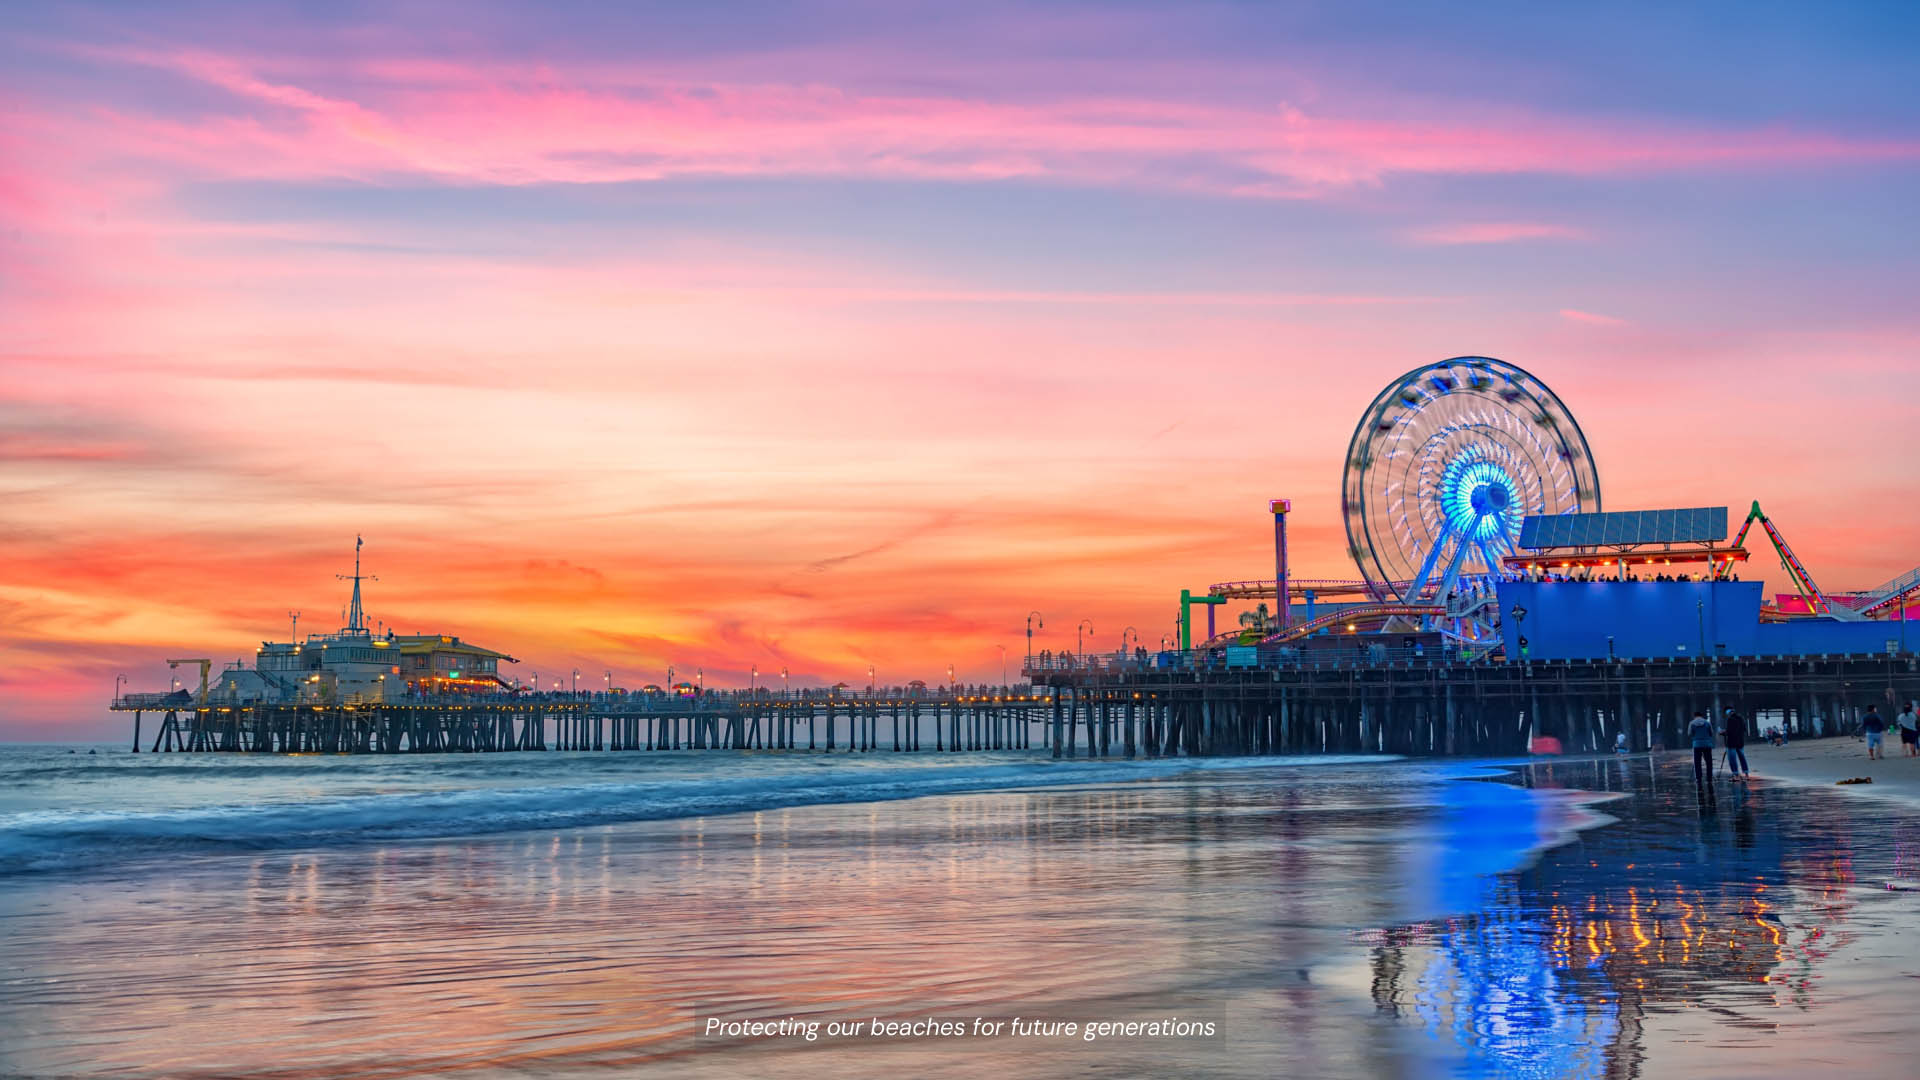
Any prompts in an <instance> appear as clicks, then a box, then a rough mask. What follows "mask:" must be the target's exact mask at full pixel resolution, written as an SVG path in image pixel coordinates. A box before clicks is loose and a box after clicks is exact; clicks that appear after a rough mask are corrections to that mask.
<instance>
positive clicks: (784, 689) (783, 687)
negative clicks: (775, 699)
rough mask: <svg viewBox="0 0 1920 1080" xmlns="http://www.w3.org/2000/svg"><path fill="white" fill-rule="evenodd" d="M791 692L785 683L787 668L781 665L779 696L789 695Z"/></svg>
mask: <svg viewBox="0 0 1920 1080" xmlns="http://www.w3.org/2000/svg"><path fill="white" fill-rule="evenodd" d="M792 693H793V691H792V690H791V689H790V688H789V685H788V683H787V669H786V668H785V667H784V666H783V667H781V669H780V696H781V697H788V696H791V695H792Z"/></svg>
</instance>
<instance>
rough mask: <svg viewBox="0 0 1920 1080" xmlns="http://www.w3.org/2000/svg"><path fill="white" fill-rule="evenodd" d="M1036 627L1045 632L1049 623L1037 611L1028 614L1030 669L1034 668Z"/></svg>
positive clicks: (1028, 661)
mask: <svg viewBox="0 0 1920 1080" xmlns="http://www.w3.org/2000/svg"><path fill="white" fill-rule="evenodd" d="M1036 626H1038V627H1039V628H1040V629H1042V630H1045V629H1046V628H1047V621H1046V620H1045V619H1042V618H1041V617H1040V613H1039V612H1037V611H1029V612H1027V666H1028V667H1032V666H1033V628H1034V627H1036Z"/></svg>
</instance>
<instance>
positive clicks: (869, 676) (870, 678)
mask: <svg viewBox="0 0 1920 1080" xmlns="http://www.w3.org/2000/svg"><path fill="white" fill-rule="evenodd" d="M877 693H878V691H876V690H875V688H874V683H873V665H872V664H868V665H867V696H868V697H875V696H877Z"/></svg>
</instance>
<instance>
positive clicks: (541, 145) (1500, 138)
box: [93, 51, 1920, 243]
mask: <svg viewBox="0 0 1920 1080" xmlns="http://www.w3.org/2000/svg"><path fill="white" fill-rule="evenodd" d="M96 58H105V59H109V60H113V61H117V62H120V63H131V64H138V65H142V66H148V67H157V68H162V69H164V70H168V71H172V72H175V73H177V74H179V75H181V76H184V77H186V78H189V79H193V80H195V81H198V82H201V83H203V84H205V85H208V86H212V87H216V88H218V89H220V90H223V91H226V92H227V93H229V94H231V95H233V96H234V98H235V99H237V102H238V104H240V105H241V106H242V109H241V111H239V112H236V113H229V114H224V115H218V114H216V115H211V116H204V117H194V118H191V119H177V118H172V117H166V116H159V115H148V114H135V113H120V114H114V113H103V114H99V115H98V116H96V117H95V118H94V120H93V122H94V123H97V124H99V125H101V126H103V127H104V128H105V130H104V131H103V132H102V133H101V135H102V136H104V137H105V139H106V140H107V141H108V143H109V144H110V145H113V146H115V147H117V148H119V149H121V150H127V151H132V152H134V153H137V154H140V155H144V156H147V157H150V158H154V159H159V160H165V161H171V162H174V163H176V164H178V165H180V166H184V167H187V168H191V169H194V170H196V171H200V172H205V173H209V174H214V175H232V176H249V177H276V178H299V177H352V178H366V179H372V178H380V177H384V176H392V175H408V174H411V175H423V176H429V177H439V178H444V179H447V180H453V181H458V182H464V183H486V184H527V183H544V182H576V183H594V182H617V181H633V180H650V179H662V178H669V177H678V176H713V175H768V176H854V177H874V178H911V179H946V180H981V179H989V180H991V179H1006V178H1011V177H1038V178H1047V179H1053V180H1061V181H1067V182H1075V183H1099V184H1124V185H1135V186H1151V187H1163V188H1173V189H1181V190H1194V191H1201V192H1208V193H1214V194H1227V195H1240V196H1248V197H1264V198H1274V197H1303V196H1311V195H1313V194H1316V193H1319V192H1323V191H1327V190H1332V189H1339V188H1343V187H1350V186H1354V185H1367V184H1377V183H1380V182H1382V181H1383V180H1384V179H1385V178H1386V177H1388V176H1390V175H1392V174H1395V173H1403V172H1425V173H1455V174H1476V173H1506V172H1549V173H1562V174H1597V173H1614V172H1630V171H1649V170H1667V169H1691V168H1723V167H1740V166H1747V165H1759V164H1765V165H1791V164H1804V163H1808V162H1833V161H1871V160H1905V159H1912V158H1915V157H1920V142H1916V141H1913V140H1896V139H1860V138H1848V137H1842V136H1836V135H1828V134H1824V133H1819V132H1806V131H1795V130H1791V129H1784V128H1783V129H1765V130H1741V131H1711V130H1707V131H1701V130H1685V129H1679V128H1673V127H1664V126H1627V125H1622V124H1602V123H1590V122H1589V123H1581V122H1574V121H1569V120H1566V119H1564V118H1559V117H1553V116H1547V115H1541V114H1539V113H1534V112H1529V111H1525V110H1515V109H1502V110H1482V111H1481V112H1478V113H1461V112H1459V111H1458V110H1452V111H1449V112H1448V113H1447V114H1446V115H1445V116H1444V117H1434V118H1421V117H1418V116H1411V117H1409V118H1407V119H1396V120H1391V121H1388V120H1378V119H1371V118H1368V117H1365V116H1359V115H1351V114H1347V113H1343V112H1341V111H1340V110H1339V108H1338V107H1337V106H1330V107H1327V108H1324V109H1319V110H1316V111H1311V112H1310V111H1308V110H1306V109H1304V108H1302V107H1299V106H1296V105H1293V104H1290V103H1287V102H1283V101H1277V102H1274V103H1273V104H1271V105H1268V106H1264V107H1263V106H1251V105H1245V104H1214V103H1194V102H1181V101H1169V100H1147V99H1139V98H1128V97H1120V96H1103V97H1091V98H1077V99H1076V98H1061V99H1055V100H1040V101H1005V100H986V99H983V98H980V97H971V96H966V95H961V94H956V95H950V96H935V95H902V94H888V93H859V92H854V91H850V90H846V89H842V88H838V87H833V86H821V85H778V84H771V85H770V84H751V83H720V82H711V81H707V82H701V81H691V80H689V81H683V82H635V81H633V80H632V79H631V78H630V77H614V76H607V75H604V74H597V73H595V72H592V71H583V72H578V73H573V77H574V78H576V79H580V80H583V81H579V82H572V81H567V80H566V79H564V78H562V77H559V76H556V75H555V74H554V73H553V72H552V71H550V70H546V69H528V68H515V67H512V66H507V65H486V66H473V67H465V68H462V67H456V66H452V65H445V64H435V65H406V64H400V65H399V66H398V67H396V66H395V64H394V63H393V62H391V61H389V62H381V61H364V62H347V63H344V64H341V65H339V66H338V68H337V69H336V71H334V72H333V73H332V74H331V75H330V76H329V75H327V74H315V75H312V76H309V78H311V79H313V80H325V79H329V78H331V79H333V80H339V79H341V78H346V79H351V80H353V81H352V83H351V85H353V86H354V87H355V89H354V91H353V92H352V93H349V92H347V91H344V90H325V89H316V88H314V87H313V86H309V85H300V84H297V83H296V82H294V81H292V80H291V79H289V78H288V77H287V76H284V75H282V76H269V75H266V74H263V73H262V72H261V69H262V68H265V67H271V66H275V63H274V62H272V61H266V60H249V59H245V58H236V57H227V56H217V55H211V54H206V53H199V52H155V51H128V52H118V53H105V54H96ZM356 64H357V66H356ZM279 66H282V67H284V65H279ZM370 71H384V72H387V73H388V75H387V77H386V78H384V79H380V78H373V77H369V76H367V73H368V72H370ZM396 72H397V74H395V73H396ZM1516 228H1518V229H1528V228H1542V229H1551V228H1554V227H1553V226H1527V225H1520V226H1511V225H1488V226H1458V227H1453V229H1452V231H1448V230H1440V231H1437V232H1435V233H1434V234H1433V238H1432V239H1429V240H1426V241H1424V242H1432V243H1494V242H1503V241H1507V240H1514V239H1523V238H1528V237H1541V236H1547V235H1562V236H1564V235H1566V234H1562V233H1553V234H1549V233H1539V232H1535V233H1527V232H1513V231H1510V230H1512V229H1516ZM1503 229H1505V230H1509V231H1506V232H1502V231H1501V230H1503ZM1462 230H1464V231H1462ZM1476 230H1477V231H1476ZM1450 237H1457V238H1450Z"/></svg>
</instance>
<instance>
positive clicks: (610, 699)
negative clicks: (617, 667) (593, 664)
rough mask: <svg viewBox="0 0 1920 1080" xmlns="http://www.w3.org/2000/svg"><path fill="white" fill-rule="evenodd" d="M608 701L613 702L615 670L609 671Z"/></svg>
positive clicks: (610, 669) (609, 669)
mask: <svg viewBox="0 0 1920 1080" xmlns="http://www.w3.org/2000/svg"><path fill="white" fill-rule="evenodd" d="M607 700H608V701H612V700H613V669H612V668H608V669H607Z"/></svg>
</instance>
